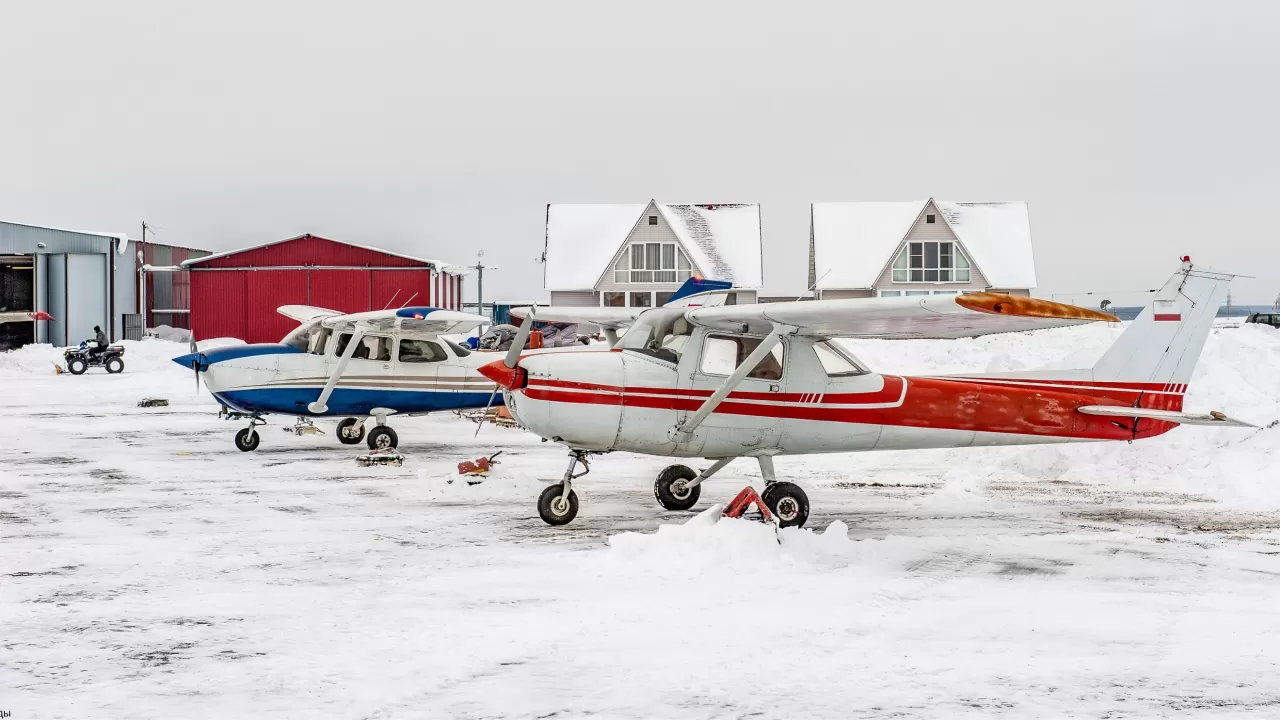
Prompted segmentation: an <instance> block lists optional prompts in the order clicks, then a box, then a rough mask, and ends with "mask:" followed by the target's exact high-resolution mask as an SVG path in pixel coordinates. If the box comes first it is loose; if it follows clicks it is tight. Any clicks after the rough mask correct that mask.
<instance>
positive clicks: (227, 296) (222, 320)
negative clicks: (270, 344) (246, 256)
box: [191, 271, 279, 340]
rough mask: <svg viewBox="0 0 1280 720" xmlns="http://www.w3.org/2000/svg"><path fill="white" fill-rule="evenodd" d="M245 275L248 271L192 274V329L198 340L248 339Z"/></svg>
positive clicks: (197, 272)
mask: <svg viewBox="0 0 1280 720" xmlns="http://www.w3.org/2000/svg"><path fill="white" fill-rule="evenodd" d="M246 275H248V272H246V271H223V272H199V271H196V272H192V273H191V327H192V333H193V334H194V335H195V337H196V339H198V340H207V339H209V338H216V337H232V338H240V339H241V340H243V339H245V335H247V333H246V332H245V328H246V322H245V308H246V302H245V300H246V298H245V295H246V292H245V289H246V288H245V286H246V284H247V279H246V278H245V276H246ZM277 339H279V338H277Z"/></svg>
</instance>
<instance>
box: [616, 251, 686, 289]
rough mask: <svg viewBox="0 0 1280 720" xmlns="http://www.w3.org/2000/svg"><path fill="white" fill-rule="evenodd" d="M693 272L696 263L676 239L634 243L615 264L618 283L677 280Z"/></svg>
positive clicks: (675, 281) (681, 280)
mask: <svg viewBox="0 0 1280 720" xmlns="http://www.w3.org/2000/svg"><path fill="white" fill-rule="evenodd" d="M691 275H693V266H692V265H691V264H690V263H689V258H687V257H685V254H684V251H683V250H681V249H680V248H679V247H677V246H676V244H675V243H656V242H654V243H633V244H632V245H631V247H629V248H627V250H626V251H625V252H623V253H622V257H620V258H618V262H616V263H614V265H613V280H614V282H619V283H625V282H633V283H677V282H684V281H685V280H688V279H689V277H690V276H691Z"/></svg>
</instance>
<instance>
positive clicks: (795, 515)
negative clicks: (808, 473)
mask: <svg viewBox="0 0 1280 720" xmlns="http://www.w3.org/2000/svg"><path fill="white" fill-rule="evenodd" d="M760 499H761V500H764V504H765V506H767V507H768V508H769V512H771V513H773V514H774V515H775V516H777V518H778V524H779V525H781V526H782V527H801V526H802V525H804V523H805V521H806V520H808V519H809V496H808V495H806V494H805V492H804V490H801V489H800V486H799V485H796V484H795V483H789V482H772V483H769V484H767V485H766V486H765V488H764V492H763V493H762V494H761V495H760Z"/></svg>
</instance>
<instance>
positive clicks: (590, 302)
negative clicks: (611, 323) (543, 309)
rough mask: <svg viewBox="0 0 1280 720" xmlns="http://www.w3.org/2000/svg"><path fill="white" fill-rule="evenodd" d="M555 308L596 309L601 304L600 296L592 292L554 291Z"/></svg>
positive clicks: (553, 304) (552, 298)
mask: <svg viewBox="0 0 1280 720" xmlns="http://www.w3.org/2000/svg"><path fill="white" fill-rule="evenodd" d="M551 304H552V306H554V307H594V306H596V305H599V304H600V296H599V295H597V294H595V293H593V292H591V291H590V290H585V291H583V290H552V291H551Z"/></svg>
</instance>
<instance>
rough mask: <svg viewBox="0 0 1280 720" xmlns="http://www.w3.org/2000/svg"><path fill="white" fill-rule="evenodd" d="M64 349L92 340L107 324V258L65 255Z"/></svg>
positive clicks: (107, 326) (106, 327) (102, 256)
mask: <svg viewBox="0 0 1280 720" xmlns="http://www.w3.org/2000/svg"><path fill="white" fill-rule="evenodd" d="M66 258H67V322H66V328H67V343H66V344H67V345H78V344H79V343H80V341H81V340H86V339H92V338H93V326H94V325H97V326H98V327H101V328H102V329H103V330H107V329H108V328H109V327H110V323H108V322H107V256H106V255H67V256H66Z"/></svg>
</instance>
